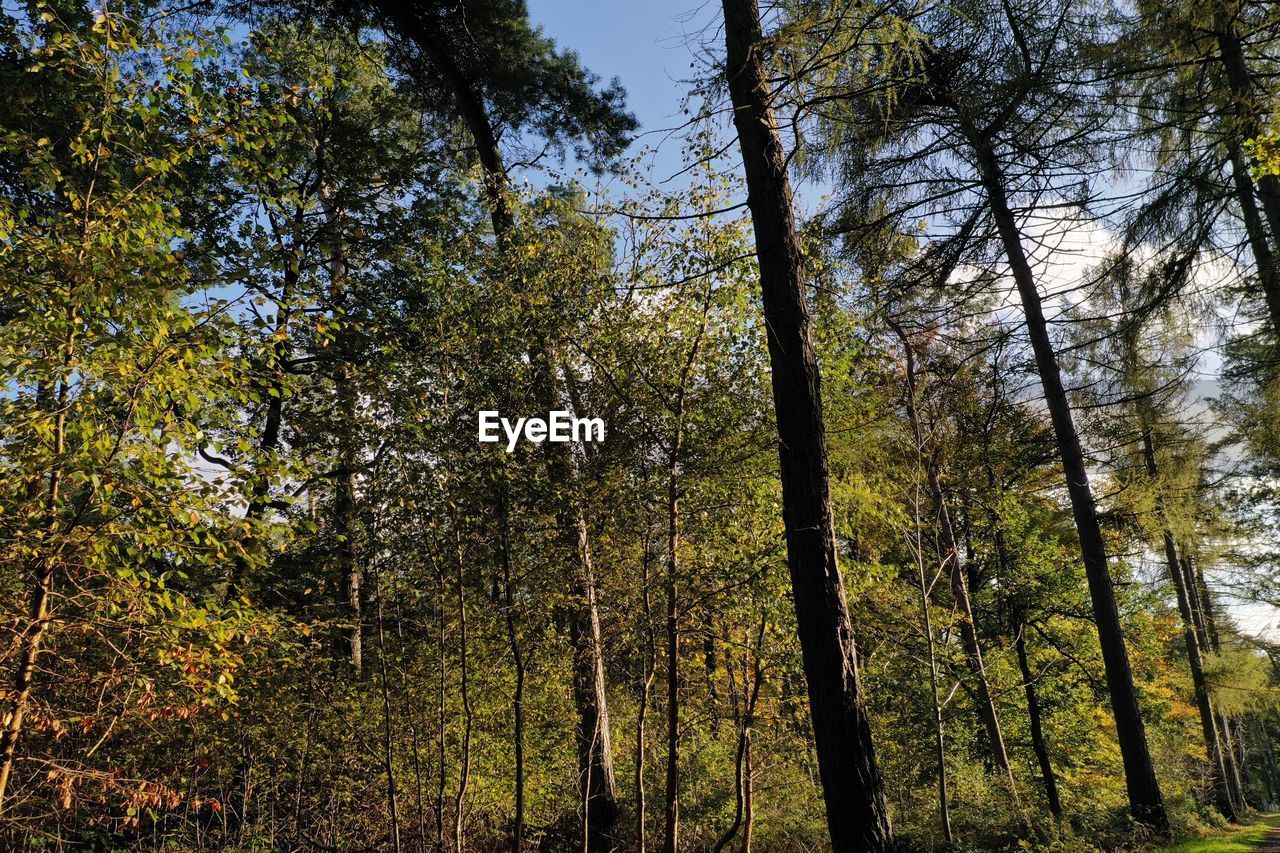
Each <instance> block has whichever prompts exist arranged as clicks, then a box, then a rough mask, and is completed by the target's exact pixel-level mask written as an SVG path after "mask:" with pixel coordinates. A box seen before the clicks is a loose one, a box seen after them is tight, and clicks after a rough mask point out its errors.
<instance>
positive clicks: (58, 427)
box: [0, 310, 75, 813]
mask: <svg viewBox="0 0 1280 853" xmlns="http://www.w3.org/2000/svg"><path fill="white" fill-rule="evenodd" d="M71 319H72V320H73V321H74V320H75V312H74V310H72V312H71ZM65 344H66V350H65V354H64V357H63V367H64V371H63V375H62V376H60V377H58V380H57V392H56V393H55V395H54V406H55V414H54V420H53V436H52V438H53V454H54V460H55V461H54V464H53V468H52V469H51V470H50V471H49V489H48V494H47V496H46V498H45V522H44V524H45V529H44V531H43V532H44V536H45V539H46V541H47V540H48V539H50V538H52V537H53V535H54V534H55V533H56V532H57V529H58V499H59V492H60V490H61V486H62V456H63V454H64V453H66V450H67V445H66V441H67V396H68V393H69V391H68V387H67V381H68V377H67V373H69V371H70V367H71V363H72V348H73V347H74V346H75V332H74V331H71V332H68V334H67V339H66V341H65ZM38 553H39V554H40V556H39V557H38V558H37V559H36V561H35V566H34V567H33V571H32V580H31V586H30V588H29V591H28V610H27V612H28V617H27V623H26V624H25V625H23V627H22V630H21V632H20V633H19V635H18V650H19V651H18V668H17V671H16V672H15V674H14V677H13V701H12V704H11V705H10V706H9V713H8V715H7V719H6V720H5V723H4V731H3V732H0V813H3V811H4V806H5V797H6V795H7V794H8V791H9V780H10V778H11V777H12V776H13V763H14V760H15V758H16V755H17V750H18V739H19V738H20V737H21V736H22V724H23V722H24V721H25V719H26V713H27V707H28V706H29V705H30V704H31V691H32V688H33V687H34V686H35V678H36V669H37V667H38V665H39V663H40V653H41V651H42V649H43V643H44V636H45V633H46V632H47V631H48V628H49V622H50V620H51V619H52V602H51V600H50V599H51V598H52V596H53V575H54V572H55V570H56V568H57V563H56V562H55V561H54V560H53V558H52V557H51V556H50V555H48V554H46V553H43V549H39V551H38Z"/></svg>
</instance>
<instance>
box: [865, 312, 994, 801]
mask: <svg viewBox="0 0 1280 853" xmlns="http://www.w3.org/2000/svg"><path fill="white" fill-rule="evenodd" d="M889 323H890V325H891V326H892V327H893V330H894V332H895V333H896V334H897V336H898V338H899V340H900V341H901V342H902V348H903V352H904V354H905V364H906V379H907V399H906V404H907V418H908V420H909V421H910V423H911V429H912V431H913V432H914V435H915V443H916V453H917V455H918V456H919V461H920V465H921V467H922V468H923V469H924V472H925V480H926V482H927V483H928V486H929V495H930V497H932V498H933V502H934V505H935V506H936V507H937V510H938V528H939V531H940V533H941V534H942V565H943V567H944V568H945V570H946V571H947V574H948V576H949V578H950V581H951V595H952V598H953V599H954V600H955V605H956V610H957V611H959V614H960V641H961V643H962V645H963V646H964V652H965V663H966V664H967V665H968V667H969V673H970V675H971V676H972V677H973V681H974V686H975V688H976V689H975V693H976V704H977V706H978V716H979V717H980V718H981V720H982V723H983V725H984V726H985V727H986V731H987V740H988V742H989V744H988V745H989V747H990V749H991V759H992V761H993V762H994V763H995V766H996V767H997V768H998V769H999V771H1000V773H1001V775H1002V776H1003V777H1004V783H1005V785H1006V786H1007V788H1008V790H1009V796H1010V797H1011V798H1012V799H1013V803H1014V805H1015V806H1017V805H1018V786H1017V783H1016V782H1015V781H1014V778H1013V768H1012V766H1010V764H1009V753H1008V751H1007V750H1006V749H1005V744H1004V734H1003V733H1002V732H1001V730H1000V715H999V713H998V712H997V711H996V703H995V699H994V697H993V696H992V694H991V685H990V683H989V682H988V681H987V668H986V664H985V663H983V660H982V646H981V645H980V644H979V642H978V629H977V625H976V623H975V621H974V618H973V604H972V602H971V600H970V598H969V583H968V578H967V576H966V574H965V570H964V566H963V564H962V563H961V561H960V550H959V547H958V545H957V543H956V535H955V527H954V526H953V525H952V523H951V511H950V509H949V507H948V505H947V496H946V494H945V493H944V492H943V490H942V482H941V480H940V479H939V477H938V464H937V459H936V457H935V456H934V454H933V453H932V452H929V451H927V450H926V449H925V438H924V429H923V427H922V426H921V424H920V414H919V412H918V411H917V409H916V376H915V353H914V351H913V349H912V347H911V342H910V340H908V338H907V336H906V333H905V332H904V331H903V330H902V328H901V327H900V326H899V325H898V324H897V323H895V322H894V321H892V320H890V321H889ZM921 572H922V577H921V579H922V580H923V568H921ZM925 618H926V619H928V613H927V608H926V614H925ZM932 642H933V641H932V635H930V644H932ZM931 654H932V653H931ZM935 698H936V697H935Z"/></svg>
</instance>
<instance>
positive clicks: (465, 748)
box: [453, 520, 475, 853]
mask: <svg viewBox="0 0 1280 853" xmlns="http://www.w3.org/2000/svg"><path fill="white" fill-rule="evenodd" d="M455 524H456V520H455ZM453 536H454V546H455V550H454V553H455V556H456V558H457V568H458V575H457V578H458V637H459V639H458V677H459V688H460V689H459V693H460V694H461V699H462V763H461V768H460V770H459V771H458V790H457V792H456V793H455V794H454V796H453V849H454V851H455V853H464V851H465V850H466V835H465V832H466V819H465V818H466V815H465V812H466V806H467V788H468V787H469V786H470V783H471V730H472V728H473V726H474V723H475V712H474V711H473V710H472V708H471V679H470V670H469V668H468V663H469V662H468V660H467V595H466V589H467V586H466V577H465V574H464V571H463V569H464V567H465V565H466V561H465V558H464V551H463V547H462V534H461V533H460V532H459V531H458V529H457V527H456V526H455V527H454V531H453Z"/></svg>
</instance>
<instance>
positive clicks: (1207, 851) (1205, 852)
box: [1165, 814, 1280, 853]
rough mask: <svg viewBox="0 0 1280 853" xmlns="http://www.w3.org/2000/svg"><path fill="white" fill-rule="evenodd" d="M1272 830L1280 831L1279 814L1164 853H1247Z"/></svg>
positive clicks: (1185, 842)
mask: <svg viewBox="0 0 1280 853" xmlns="http://www.w3.org/2000/svg"><path fill="white" fill-rule="evenodd" d="M1273 829H1280V814H1271V815H1267V816H1266V817H1264V818H1262V819H1261V820H1259V821H1258V822H1257V823H1251V824H1249V825H1248V826H1245V827H1242V828H1240V829H1236V830H1233V831H1231V832H1228V833H1226V834H1225V835H1215V836H1213V837H1212V838H1193V839H1190V840H1189V841H1184V842H1182V843H1181V844H1178V845H1176V846H1174V847H1167V848H1165V853H1249V851H1251V850H1253V849H1254V848H1255V847H1256V846H1257V845H1258V843H1259V842H1261V841H1262V839H1264V838H1266V837H1267V835H1268V834H1270V832H1271V831H1272V830H1273Z"/></svg>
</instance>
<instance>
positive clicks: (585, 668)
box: [566, 445, 618, 853]
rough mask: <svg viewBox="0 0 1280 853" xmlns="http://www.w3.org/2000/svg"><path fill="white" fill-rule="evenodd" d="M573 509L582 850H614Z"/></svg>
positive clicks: (588, 600)
mask: <svg viewBox="0 0 1280 853" xmlns="http://www.w3.org/2000/svg"><path fill="white" fill-rule="evenodd" d="M566 446H567V445H566ZM573 512H574V513H575V515H576V519H575V522H574V528H576V530H577V534H578V542H577V545H578V548H577V552H578V564H579V565H580V566H581V567H582V571H581V572H580V573H579V585H578V588H577V589H576V590H575V598H577V599H578V600H579V601H581V602H583V604H584V605H585V606H584V607H583V608H581V609H579V610H577V611H576V612H575V614H574V618H573V621H572V622H571V624H570V626H569V634H570V639H571V641H572V642H573V648H574V667H573V695H574V703H575V705H576V706H577V709H578V768H579V772H580V773H581V774H582V779H581V782H582V785H583V800H582V801H583V810H584V814H583V816H582V835H583V849H585V850H588V851H592V853H594V851H604V850H612V849H613V846H614V839H613V835H614V828H615V826H616V825H617V821H618V799H617V793H616V792H617V783H616V781H615V780H614V773H613V744H612V742H611V740H610V734H609V705H608V701H607V699H606V697H605V674H604V650H603V648H602V646H601V643H600V610H599V607H598V605H597V602H596V579H595V568H594V566H593V565H592V563H591V551H590V542H589V540H588V538H587V520H586V518H585V517H584V516H583V515H582V513H581V511H580V510H579V509H577V508H576V506H575V508H574V509H573ZM571 529H572V528H571Z"/></svg>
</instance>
